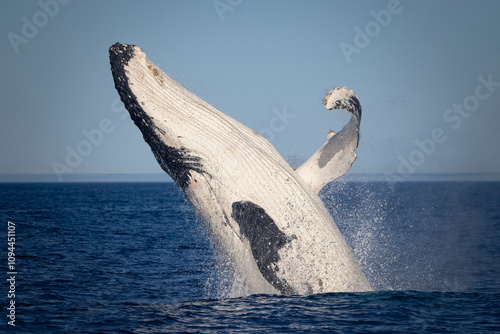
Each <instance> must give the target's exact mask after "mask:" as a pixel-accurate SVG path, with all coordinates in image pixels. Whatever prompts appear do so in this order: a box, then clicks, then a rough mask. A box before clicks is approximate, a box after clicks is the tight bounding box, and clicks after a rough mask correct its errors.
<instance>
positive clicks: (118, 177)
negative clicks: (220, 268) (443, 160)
mask: <svg viewBox="0 0 500 334" xmlns="http://www.w3.org/2000/svg"><path fill="white" fill-rule="evenodd" d="M338 180H340V181H350V182H361V181H386V182H391V181H392V182H425V181H474V182H479V181H484V182H498V181H500V173H419V174H417V173H415V174H410V175H407V176H400V175H398V174H387V173H386V174H381V173H347V174H346V175H344V176H342V177H340V178H339V179H338ZM96 182H103V183H105V182H109V183H112V182H131V183H133V182H165V183H170V182H173V180H172V178H171V177H170V176H169V175H168V174H167V173H78V174H77V173H75V174H68V175H66V176H65V177H64V178H63V179H62V180H59V179H58V178H57V176H56V175H55V174H49V173H3V174H0V183H96Z"/></svg>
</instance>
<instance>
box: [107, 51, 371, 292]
mask: <svg viewBox="0 0 500 334" xmlns="http://www.w3.org/2000/svg"><path fill="white" fill-rule="evenodd" d="M109 52H110V62H111V70H112V73H113V78H114V82H115V87H116V89H117V91H118V93H119V95H120V98H121V100H122V102H123V103H124V105H125V107H126V109H127V110H128V111H129V113H130V117H131V119H132V120H133V121H134V123H135V125H136V126H137V127H138V128H139V130H140V131H141V132H142V135H143V137H144V140H145V141H146V142H147V143H148V144H149V146H150V147H151V151H152V152H153V154H154V156H155V158H156V160H157V161H158V163H159V165H160V166H161V168H162V169H163V170H164V171H165V172H167V173H168V174H169V175H170V176H171V177H172V179H173V180H174V182H175V183H176V184H177V185H178V186H179V187H180V189H181V190H182V191H183V193H184V194H185V196H186V198H187V200H188V201H189V202H190V203H191V204H192V206H193V207H194V209H195V210H196V212H197V214H198V215H199V216H200V218H201V219H202V221H203V222H204V225H205V226H206V228H207V229H208V231H209V232H210V236H211V238H212V240H213V242H214V243H215V245H216V246H217V247H218V249H219V250H220V252H221V253H222V254H223V255H224V257H225V258H227V259H228V261H229V262H230V264H231V266H232V268H233V269H234V272H235V275H236V277H235V280H236V281H237V282H239V284H240V285H241V286H242V288H243V290H244V293H246V294H255V293H282V294H287V295H288V294H312V293H321V292H355V291H370V290H371V287H370V284H369V283H368V280H367V279H366V277H365V275H364V274H363V272H362V270H361V268H360V266H359V264H358V262H357V260H356V258H355V256H354V254H353V252H352V250H351V248H350V247H349V246H348V245H347V243H346V241H345V240H344V237H343V236H342V234H341V233H340V232H339V230H338V228H337V226H336V225H335V223H334V221H333V219H332V217H331V216H330V214H329V212H328V210H327V209H326V208H325V206H324V204H323V202H322V201H321V199H320V198H319V196H318V192H319V191H320V190H321V189H322V188H323V186H324V185H326V184H327V183H328V182H330V181H332V180H334V179H336V178H338V177H340V176H342V175H343V174H345V173H346V172H347V171H348V170H349V168H350V166H351V165H352V163H353V162H354V160H355V159H356V153H355V150H356V148H357V146H358V140H359V124H360V120H361V106H360V104H359V101H358V98H357V96H355V95H354V92H353V91H352V90H348V89H347V88H346V87H344V88H336V89H334V90H332V91H331V92H330V93H329V94H328V96H327V97H326V99H325V100H324V104H325V106H326V108H327V109H344V110H346V111H347V112H349V113H350V114H351V119H350V121H349V122H348V123H347V124H346V125H345V126H344V128H343V129H342V130H341V131H340V132H338V133H337V134H335V133H333V132H332V131H331V132H330V133H329V134H328V135H327V141H326V142H325V144H324V145H323V146H322V147H321V148H320V149H319V150H318V151H317V152H316V153H314V154H313V155H312V156H311V158H309V160H307V161H306V162H305V163H304V164H303V165H302V166H300V167H299V168H297V170H293V169H292V168H291V167H290V166H289V164H288V163H287V162H286V161H285V160H284V159H283V158H282V157H281V155H280V154H279V153H278V152H277V151H276V149H275V148H274V147H273V145H271V143H270V142H269V141H268V140H267V139H266V138H264V137H263V136H262V135H260V134H258V133H257V132H255V131H253V130H252V129H250V128H248V127H246V126H245V125H243V124H241V123H239V122H237V121H236V120H234V119H233V118H231V117H229V116H227V115H225V114H224V113H222V112H220V111H219V110H217V109H216V108H214V107H213V106H211V105H210V104H208V103H207V102H205V101H203V100H202V99H200V98H199V97H197V96H196V95H194V94H193V93H191V92H190V91H189V90H187V89H186V88H184V87H183V86H181V85H180V84H179V83H178V82H176V81H175V80H173V79H172V78H171V77H169V76H168V75H167V74H165V73H164V72H163V71H162V70H161V69H160V68H159V67H157V66H156V65H155V64H154V63H152V62H151V61H150V60H149V59H147V57H146V54H145V53H144V52H142V51H141V49H140V48H139V47H137V46H134V45H126V44H119V43H116V44H114V45H113V46H111V48H110V50H109Z"/></svg>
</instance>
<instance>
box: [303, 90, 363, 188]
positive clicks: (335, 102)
mask: <svg viewBox="0 0 500 334" xmlns="http://www.w3.org/2000/svg"><path fill="white" fill-rule="evenodd" d="M323 103H324V104H325V107H326V109H329V110H331V109H344V110H346V111H348V112H349V113H350V114H351V119H350V121H349V123H347V124H346V125H345V126H344V127H343V128H342V130H341V131H340V132H338V133H334V132H333V131H331V130H330V132H329V133H328V134H327V140H326V142H325V143H324V144H323V146H321V147H320V148H319V150H317V151H316V152H315V153H314V154H313V155H312V156H311V157H310V158H309V159H308V160H307V161H306V162H305V163H304V164H302V165H301V166H300V167H299V168H297V169H296V172H297V174H299V176H300V177H301V178H302V179H303V180H304V181H306V183H308V184H309V185H310V186H311V187H312V188H313V189H314V191H316V192H317V193H319V192H320V190H321V189H323V187H324V186H325V185H326V184H327V183H329V182H331V181H333V180H335V179H337V178H339V177H341V176H342V175H344V174H345V173H347V172H348V171H349V169H350V168H351V165H352V164H353V162H354V160H356V152H355V151H356V148H357V147H358V141H359V124H360V122H361V105H360V103H359V100H358V97H357V96H356V95H354V92H353V91H352V90H348V89H347V87H344V88H338V87H337V88H335V89H334V90H332V91H330V92H329V93H328V94H327V97H326V98H325V99H324V100H323Z"/></svg>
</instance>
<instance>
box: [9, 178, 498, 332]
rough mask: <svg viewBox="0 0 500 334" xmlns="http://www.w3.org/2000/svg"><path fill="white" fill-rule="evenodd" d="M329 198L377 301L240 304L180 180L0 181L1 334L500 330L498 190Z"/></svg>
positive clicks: (344, 191) (373, 187) (429, 189)
mask: <svg viewBox="0 0 500 334" xmlns="http://www.w3.org/2000/svg"><path fill="white" fill-rule="evenodd" d="M320 195H321V197H322V198H323V200H324V202H325V204H326V206H327V208H328V209H329V210H330V212H331V214H332V216H333V217H334V220H335V222H336V223H337V225H338V227H339V229H340V230H341V231H342V233H343V234H344V236H345V238H346V240H347V242H348V243H349V245H350V246H351V247H352V248H353V250H354V253H355V255H356V256H357V257H358V259H359V261H360V264H361V266H362V268H363V270H364V272H365V274H366V275H367V277H368V279H369V281H370V283H371V284H372V286H373V287H374V289H375V291H374V292H365V293H325V294H316V295H310V296H281V295H251V296H238V295H235V292H234V291H235V290H233V289H232V285H233V280H232V272H231V268H229V267H228V266H227V264H225V263H224V261H223V260H222V259H221V258H220V257H219V256H218V254H217V251H216V249H214V247H213V246H212V244H211V243H210V239H209V237H208V235H207V233H206V232H205V230H204V228H203V224H202V223H201V222H200V221H199V220H198V219H197V218H196V215H195V213H194V211H193V209H192V208H191V206H190V205H189V204H188V203H187V202H186V200H185V199H184V197H183V195H182V194H181V193H180V191H179V190H178V189H177V188H176V186H175V185H174V184H172V183H10V184H7V183H5V184H0V222H1V224H2V225H3V226H4V227H3V229H2V232H1V233H3V238H2V240H4V246H3V249H4V252H3V254H4V256H3V263H4V266H3V268H4V277H5V278H4V279H5V280H4V288H3V291H4V293H3V296H4V298H3V299H2V300H3V304H2V308H1V309H2V310H3V311H2V312H3V315H2V324H1V326H0V327H1V328H2V330H1V332H2V333H425V332H433V333H434V332H440V333H495V332H497V333H500V183H499V182H398V183H389V182H334V183H331V184H330V185H329V186H328V187H327V188H326V189H324V190H323V191H322V192H321V194H320ZM8 233H10V235H8ZM9 236H10V237H11V238H12V237H15V244H14V243H12V242H11V244H10V245H9V242H8V241H9V240H8V237H9ZM11 241H12V240H11ZM12 246H14V247H15V249H11V251H12V250H14V252H11V253H14V254H9V251H8V249H9V248H10V247H12ZM9 265H10V266H11V267H10V268H9ZM12 302H14V303H13V304H12ZM11 305H14V309H12V306H11ZM8 308H10V309H11V310H8ZM13 317H14V318H13ZM12 319H14V320H12ZM9 322H10V324H9ZM13 324H14V325H15V326H13Z"/></svg>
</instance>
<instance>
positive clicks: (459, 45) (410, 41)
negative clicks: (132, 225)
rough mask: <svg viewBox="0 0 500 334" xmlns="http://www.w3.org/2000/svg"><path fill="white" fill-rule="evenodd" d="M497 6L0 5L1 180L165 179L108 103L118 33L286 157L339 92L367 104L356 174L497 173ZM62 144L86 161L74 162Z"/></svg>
mask: <svg viewBox="0 0 500 334" xmlns="http://www.w3.org/2000/svg"><path fill="white" fill-rule="evenodd" d="M498 13H500V2H499V1H496V0H491V1H485V0H480V1H456V0H443V1H431V0H429V1H410V0H401V1H399V2H398V1H394V0H390V1H387V0H386V1H334V0H328V1H327V0H323V1H285V0H282V1H265V0H255V1H254V0H252V1H250V0H242V1H238V0H216V1H212V0H207V1H201V0H199V1H194V0H193V1H190V0H187V1H186V0H183V1H147V2H144V1H116V0H107V1H96V0H90V1H77V0H73V1H68V0H65V1H62V0H59V1H57V0H41V1H2V2H1V3H0V34H1V36H2V39H1V42H0V48H1V51H2V52H1V54H2V61H1V63H0V67H1V74H2V75H1V79H0V88H1V89H0V92H1V93H0V108H1V109H0V110H1V121H0V174H4V173H47V174H51V173H54V163H55V162H57V163H59V164H60V165H64V166H67V167H68V169H69V170H71V173H161V172H162V171H161V169H160V168H159V166H158V164H157V163H156V161H155V159H154V157H153V154H152V153H151V151H150V150H149V147H148V146H147V144H146V143H145V142H144V140H143V139H142V136H141V134H140V132H139V130H138V129H137V128H136V127H135V126H134V125H133V123H132V121H131V120H130V118H129V117H128V116H126V117H125V116H124V110H123V109H121V108H120V106H121V105H122V104H121V102H119V101H118V93H117V92H116V90H115V89H114V83H113V79H112V75H111V70H110V65H109V55H108V49H109V47H110V46H111V45H112V44H114V43H116V42H121V43H128V44H135V45H138V46H140V47H141V49H142V50H143V51H145V52H146V53H147V54H148V57H149V59H151V60H152V61H153V62H155V63H156V64H157V65H159V66H160V67H161V68H162V69H163V70H164V71H165V72H166V73H167V74H169V75H170V76H171V77H173V78H174V79H175V80H177V81H179V82H180V83H181V84H182V85H184V86H185V87H186V88H188V89H189V90H191V91H192V92H194V93H195V94H197V95H198V96H200V97H201V98H203V99H205V100H206V101H207V102H209V103H211V104H212V105H214V106H215V107H216V108H218V109H219V110H221V111H222V112H224V113H226V114H228V115H229V116H231V117H233V118H235V119H237V120H238V121H240V122H242V123H243V124H245V125H247V126H249V127H251V128H252V129H254V130H256V131H259V132H261V133H263V132H264V133H265V134H267V135H268V136H269V133H271V134H272V138H270V139H271V142H272V143H273V144H274V145H275V147H276V148H277V150H278V151H279V152H280V153H281V154H282V155H283V156H284V157H285V158H286V159H287V160H288V161H290V162H291V163H292V165H296V164H297V163H298V162H300V161H305V160H306V159H307V158H308V157H309V156H310V155H312V154H313V153H314V151H316V150H317V149H318V148H319V147H320V146H321V145H322V144H323V142H324V141H325V139H326V134H327V132H328V130H330V129H333V130H334V131H338V130H340V129H341V127H342V126H343V124H344V123H345V122H346V121H347V120H348V115H347V113H345V112H344V111H327V110H326V109H325V108H324V107H323V105H322V99H323V98H324V97H325V95H326V93H327V92H328V91H329V90H330V89H332V88H333V87H335V86H348V87H349V88H352V89H354V90H355V92H356V94H357V95H358V96H359V98H360V101H361V104H362V106H363V118H362V122H361V140H360V146H359V148H358V151H357V153H358V159H357V161H356V162H355V163H354V165H353V168H352V172H355V173H382V174H383V173H390V174H391V175H397V174H398V173H399V174H401V172H404V173H408V172H414V173H500V149H499V144H500V131H499V126H500V114H499V109H500V108H499V107H500V43H499V42H498V40H499V39H498V35H499V33H500V21H499V20H498ZM388 14H389V15H388ZM283 113H286V114H287V115H289V116H288V118H284V121H283V120H282V119H280V122H281V123H280V122H278V123H276V122H275V121H273V119H274V118H276V117H278V116H277V114H280V115H283ZM278 118H279V117H278ZM103 124H104V125H103ZM106 124H107V125H106ZM273 124H279V125H283V126H280V127H278V128H277V127H274V128H273V126H272V125H273ZM100 127H104V128H105V129H106V133H103V135H102V138H101V139H99V140H95V143H90V141H89V140H88V139H87V137H86V133H87V134H88V133H92V131H93V130H94V129H100ZM265 129H268V130H265ZM269 130H271V131H269ZM99 131H101V130H99ZM94 133H95V132H94ZM264 133H263V134H264ZM96 138H97V137H96ZM84 141H87V144H88V143H90V146H89V145H87V144H85V143H83V144H82V142H84ZM71 151H74V152H76V153H77V154H78V152H80V153H82V152H83V153H85V154H83V153H82V154H79V156H80V159H78V158H74V157H73V158H72V159H73V160H70V162H71V166H70V164H69V163H68V161H67V158H68V154H69V153H68V152H71ZM63 176H64V175H63Z"/></svg>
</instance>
